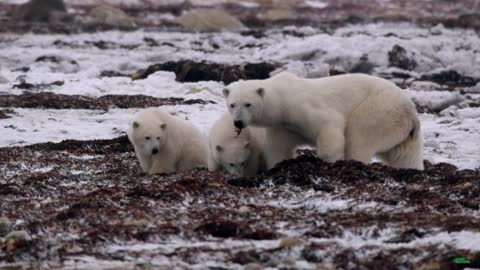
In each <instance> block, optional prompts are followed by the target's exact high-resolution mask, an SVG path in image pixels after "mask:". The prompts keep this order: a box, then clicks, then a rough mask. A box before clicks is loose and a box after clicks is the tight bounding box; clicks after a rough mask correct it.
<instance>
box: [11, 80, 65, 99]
mask: <svg viewBox="0 0 480 270" xmlns="http://www.w3.org/2000/svg"><path fill="white" fill-rule="evenodd" d="M63 84H64V82H63V81H54V82H51V83H40V84H31V83H28V82H21V83H19V84H14V85H13V88H19V89H25V90H43V89H47V88H50V87H52V86H62V85H63ZM2 97H5V96H2Z"/></svg>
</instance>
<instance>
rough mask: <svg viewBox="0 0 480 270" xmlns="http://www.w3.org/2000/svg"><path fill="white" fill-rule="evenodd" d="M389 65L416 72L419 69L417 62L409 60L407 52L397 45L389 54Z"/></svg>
mask: <svg viewBox="0 0 480 270" xmlns="http://www.w3.org/2000/svg"><path fill="white" fill-rule="evenodd" d="M388 65H389V66H391V67H398V68H401V69H405V70H414V69H415V68H416V67H417V62H416V61H415V60H414V59H410V58H409V56H408V53H407V50H405V49H404V48H403V47H400V46H398V45H395V46H393V48H392V50H391V51H389V52H388Z"/></svg>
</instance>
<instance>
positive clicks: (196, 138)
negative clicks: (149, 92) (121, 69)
mask: <svg viewBox="0 0 480 270" xmlns="http://www.w3.org/2000/svg"><path fill="white" fill-rule="evenodd" d="M128 138H129V139H130V141H131V142H132V144H133V146H134V148H135V153H136V154H137V157H138V160H139V161H140V166H141V167H142V169H143V171H144V172H145V173H148V174H155V173H171V172H177V171H185V170H190V169H193V168H197V167H206V165H207V164H206V163H207V162H206V157H207V141H206V138H205V137H204V136H203V135H202V134H201V133H200V131H199V130H198V129H197V128H195V127H194V126H193V125H192V124H190V123H188V122H187V121H185V120H182V119H180V118H178V117H175V116H173V115H171V114H170V113H168V112H166V111H163V110H161V109H158V108H152V109H146V110H144V111H142V112H140V113H139V114H137V115H136V116H135V118H134V119H133V121H132V124H131V125H130V129H129V130H128Z"/></svg>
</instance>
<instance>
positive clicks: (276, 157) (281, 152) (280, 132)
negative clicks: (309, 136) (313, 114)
mask: <svg viewBox="0 0 480 270" xmlns="http://www.w3.org/2000/svg"><path fill="white" fill-rule="evenodd" d="M302 141H303V140H302V139H301V138H300V137H299V136H298V135H296V134H294V133H291V132H290V131H288V130H287V129H284V128H275V127H269V128H267V131H266V135H265V160H266V162H267V169H271V168H273V167H274V166H275V164H277V163H279V162H280V161H283V160H286V159H290V158H293V150H295V147H297V146H298V145H300V144H301V143H302Z"/></svg>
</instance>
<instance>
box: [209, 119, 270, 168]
mask: <svg viewBox="0 0 480 270" xmlns="http://www.w3.org/2000/svg"><path fill="white" fill-rule="evenodd" d="M208 137H209V144H208V145H209V151H208V169H209V170H210V171H218V170H221V169H222V170H225V171H226V172H228V173H230V174H234V175H238V176H243V177H251V176H255V175H256V174H257V173H259V172H261V171H264V170H265V169H266V164H265V159H264V156H263V144H264V141H265V129H264V128H255V127H250V128H246V129H244V130H243V131H242V132H241V133H240V134H238V132H237V131H236V129H235V127H234V126H233V118H232V116H231V115H230V114H229V113H228V112H227V113H225V114H224V115H223V116H222V117H220V118H219V119H218V120H217V121H216V122H215V123H214V124H213V126H212V128H211V129H210V134H209V136H208Z"/></svg>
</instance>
